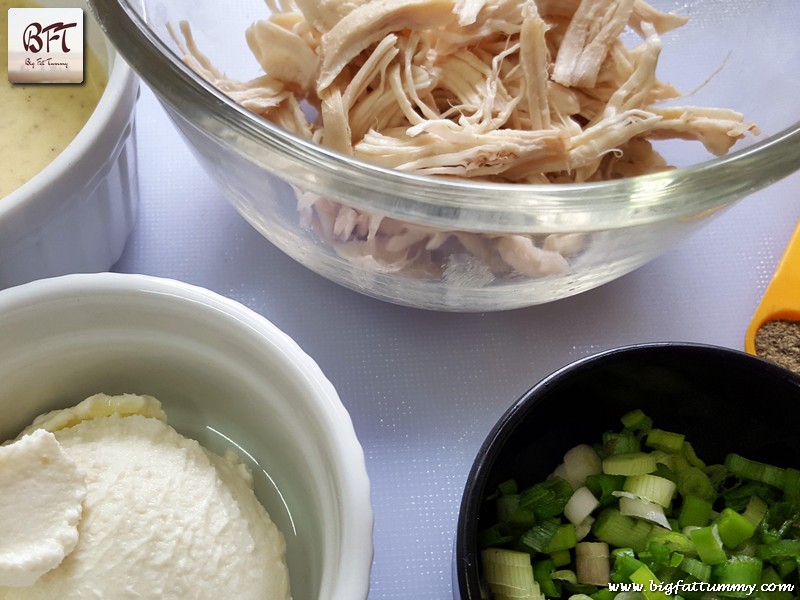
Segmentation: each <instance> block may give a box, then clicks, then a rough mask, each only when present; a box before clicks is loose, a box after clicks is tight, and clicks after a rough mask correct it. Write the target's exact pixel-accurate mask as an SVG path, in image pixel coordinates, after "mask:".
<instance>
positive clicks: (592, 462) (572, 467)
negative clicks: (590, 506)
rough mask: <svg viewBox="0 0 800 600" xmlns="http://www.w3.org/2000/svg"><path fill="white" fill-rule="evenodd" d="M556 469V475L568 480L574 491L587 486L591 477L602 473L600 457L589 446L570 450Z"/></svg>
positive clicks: (580, 445) (582, 445)
mask: <svg viewBox="0 0 800 600" xmlns="http://www.w3.org/2000/svg"><path fill="white" fill-rule="evenodd" d="M556 469H557V471H556V473H554V474H555V475H558V476H560V477H562V478H564V479H566V480H567V481H568V482H569V483H570V485H571V486H572V488H573V489H577V488H579V487H581V486H583V485H585V484H586V478H587V477H588V476H589V475H595V474H597V473H601V472H602V468H601V462H600V457H599V456H598V454H597V451H595V449H594V448H592V447H591V446H590V445H589V444H578V445H577V446H575V447H574V448H571V449H570V450H568V451H567V452H566V454H564V460H563V462H562V463H561V464H560V465H559V466H558V467H557V468H556Z"/></svg>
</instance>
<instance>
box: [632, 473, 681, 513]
mask: <svg viewBox="0 0 800 600" xmlns="http://www.w3.org/2000/svg"><path fill="white" fill-rule="evenodd" d="M676 488H677V486H676V485H675V482H674V481H670V480H669V479H667V478H666V477H659V476H658V475H650V474H649V473H643V474H641V475H631V476H630V477H627V478H626V479H625V484H624V485H623V486H622V489H623V491H626V492H630V493H631V494H633V495H634V496H637V497H639V498H641V499H642V500H647V501H648V502H655V503H656V504H658V505H659V506H669V504H670V502H672V496H673V495H674V494H675V489H676Z"/></svg>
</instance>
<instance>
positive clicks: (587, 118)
mask: <svg viewBox="0 0 800 600" xmlns="http://www.w3.org/2000/svg"><path fill="white" fill-rule="evenodd" d="M266 3H267V7H268V8H269V9H270V11H271V13H272V14H270V15H269V16H268V17H267V18H265V19H263V20H259V21H257V22H255V23H253V24H252V25H251V26H250V27H249V28H248V29H247V31H246V32H245V35H246V40H247V43H248V46H249V48H250V50H251V51H252V53H253V56H254V58H255V59H256V61H257V62H258V64H259V65H260V66H261V68H262V69H263V73H261V74H259V75H257V76H255V77H254V78H253V79H251V80H249V81H236V80H233V79H230V78H228V77H227V76H225V74H223V73H221V72H220V71H219V70H218V69H216V68H215V67H214V66H213V64H212V63H211V61H210V60H209V59H208V58H207V57H206V56H204V55H203V53H202V52H201V51H200V49H199V48H198V47H197V45H196V43H195V41H194V39H193V38H192V35H191V30H190V28H189V26H188V24H186V23H181V24H180V33H181V35H180V36H179V35H177V32H175V31H173V30H172V29H170V31H171V33H172V35H173V38H174V39H175V41H176V43H177V44H178V47H179V48H180V50H181V51H182V52H183V54H184V60H185V61H186V63H187V64H188V65H189V66H190V67H191V68H192V69H194V70H195V71H196V72H197V73H198V74H200V75H201V76H202V77H204V78H205V79H206V80H208V81H209V82H210V83H211V84H212V85H214V86H216V87H217V88H218V89H220V90H221V91H222V92H223V93H225V94H227V95H229V96H230V97H231V98H232V99H233V100H234V101H236V102H238V103H240V104H242V105H243V106H244V107H246V108H247V109H249V110H251V111H253V112H254V113H256V114H258V115H260V116H262V117H264V118H265V119H268V120H270V121H272V122H273V123H275V124H277V125H278V126H280V127H283V128H285V129H287V130H288V131H290V132H292V133H293V134H295V135H299V136H301V137H303V138H304V139H308V140H311V141H314V142H316V143H319V144H322V145H325V146H327V147H329V148H331V149H333V150H335V151H338V152H341V153H343V154H347V155H350V156H354V157H356V158H359V159H362V160H364V161H366V162H371V163H374V164H377V165H381V166H384V167H388V168H393V169H398V170H401V171H404V172H408V173H414V174H418V175H428V176H434V177H450V178H453V177H455V178H469V179H474V180H482V181H489V182H503V183H537V184H542V183H553V184H558V183H567V182H588V181H601V180H608V179H616V178H622V177H631V176H635V175H641V174H646V173H654V172H658V171H663V170H666V169H669V168H671V167H670V166H669V165H668V164H667V163H666V161H664V159H663V158H662V157H661V156H660V155H659V154H658V152H657V151H656V149H655V147H654V145H653V144H652V143H651V141H653V140H660V139H667V138H677V139H684V140H694V141H698V142H700V143H702V144H703V145H704V146H705V148H706V149H707V150H708V151H709V152H710V153H712V154H714V155H722V154H725V153H726V152H728V151H729V150H730V149H731V147H732V146H733V145H734V144H735V143H736V142H737V141H739V140H740V139H742V138H743V137H745V136H747V135H748V134H757V133H758V128H757V126H756V125H755V124H753V123H748V122H746V121H745V119H744V117H743V115H741V114H740V113H738V112H735V111H733V110H728V109H720V108H706V107H698V106H673V105H667V104H664V102H665V101H666V100H673V99H675V98H679V97H680V95H681V94H680V92H679V91H678V90H676V89H675V88H674V87H673V86H671V85H669V84H668V83H666V82H663V81H660V80H659V79H658V78H657V74H656V70H657V66H658V60H659V56H660V54H661V50H662V42H661V36H662V35H663V34H665V33H667V32H669V31H671V30H673V29H675V28H677V27H681V26H683V25H684V24H686V22H687V18H686V17H683V16H680V15H674V14H669V13H664V12H661V11H659V10H657V9H655V8H654V7H653V6H651V5H649V4H648V3H647V2H646V1H645V0H322V1H318V0H266ZM626 30H628V31H632V32H634V33H635V34H636V35H637V36H638V37H639V38H640V40H641V41H640V43H638V44H634V45H633V46H632V47H629V46H627V45H626V44H625V43H623V41H622V35H623V33H624V32H625V31H626ZM296 195H297V201H298V210H299V213H300V215H301V220H302V223H303V224H304V225H305V226H306V227H308V228H310V229H313V230H314V231H315V232H316V234H317V235H319V236H320V237H321V238H323V239H324V240H327V241H328V242H329V243H330V244H331V245H332V246H333V247H334V248H335V250H336V252H338V253H339V254H340V255H342V256H345V257H347V258H348V259H349V260H351V261H353V262H356V263H358V264H360V265H363V266H365V267H367V268H370V269H372V270H376V271H381V272H394V271H400V270H403V271H404V272H409V273H412V274H419V275H420V276H435V277H445V278H450V279H453V278H455V279H457V278H458V277H460V275H459V273H462V271H463V272H464V273H467V275H465V276H464V277H466V278H467V279H469V281H471V282H473V283H474V282H475V281H477V280H480V281H481V282H482V284H486V285H488V284H489V283H491V281H492V280H494V279H495V278H497V277H504V276H515V274H516V275H520V274H521V275H524V276H528V277H541V276H548V275H551V274H555V273H562V272H565V271H567V270H568V269H569V267H570V263H571V261H572V260H573V259H574V258H576V257H578V256H580V255H581V253H582V252H584V251H585V249H586V244H587V243H588V242H587V237H586V236H584V235H581V234H564V235H549V236H531V235H510V234H509V235H480V234H474V233H466V232H460V231H443V230H441V229H437V228H434V227H426V226H421V225H417V224H410V223H402V222H400V221H397V220H395V219H391V218H388V217H381V216H378V215H371V214H367V213H365V212H363V211H359V210H356V209H353V208H351V207H348V206H346V205H344V204H341V203H339V202H337V201H334V200H332V199H329V198H323V197H320V196H318V195H315V194H312V193H310V192H308V191H303V190H296ZM463 257H467V259H464V258H463Z"/></svg>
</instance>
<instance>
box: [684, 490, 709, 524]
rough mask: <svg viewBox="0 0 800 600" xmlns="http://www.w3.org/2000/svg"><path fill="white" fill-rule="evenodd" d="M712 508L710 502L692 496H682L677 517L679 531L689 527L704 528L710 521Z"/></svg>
mask: <svg viewBox="0 0 800 600" xmlns="http://www.w3.org/2000/svg"><path fill="white" fill-rule="evenodd" d="M713 506H714V505H713V504H712V503H711V501H710V500H707V499H706V498H701V497H700V496H695V495H694V494H686V495H684V497H683V504H682V505H681V512H680V514H679V515H678V526H679V527H680V528H681V529H683V528H684V527H688V526H689V525H695V526H697V527H705V526H706V525H708V522H709V520H711V511H712V510H713Z"/></svg>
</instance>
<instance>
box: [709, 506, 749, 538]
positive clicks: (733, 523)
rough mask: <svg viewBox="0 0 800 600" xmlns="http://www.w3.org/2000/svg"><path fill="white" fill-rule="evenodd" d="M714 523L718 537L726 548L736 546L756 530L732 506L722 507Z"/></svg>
mask: <svg viewBox="0 0 800 600" xmlns="http://www.w3.org/2000/svg"><path fill="white" fill-rule="evenodd" d="M716 523H717V528H718V530H719V537H720V539H721V540H722V543H723V544H725V545H726V546H727V547H728V548H736V546H738V545H739V544H741V543H742V542H744V541H745V540H749V539H750V538H751V537H752V536H753V534H754V533H755V532H756V526H755V525H754V524H753V523H752V522H751V521H749V520H748V519H747V518H746V517H744V516H743V515H740V514H739V513H737V512H736V511H735V510H733V509H732V508H724V509H722V512H721V513H720V514H719V516H718V517H717V519H716Z"/></svg>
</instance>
